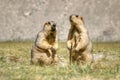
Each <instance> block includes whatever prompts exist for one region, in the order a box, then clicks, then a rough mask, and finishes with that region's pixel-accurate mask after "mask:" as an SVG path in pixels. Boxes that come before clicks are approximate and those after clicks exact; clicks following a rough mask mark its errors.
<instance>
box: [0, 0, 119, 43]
mask: <svg viewBox="0 0 120 80" xmlns="http://www.w3.org/2000/svg"><path fill="white" fill-rule="evenodd" d="M71 14H78V15H81V16H83V18H84V22H85V26H86V28H87V29H88V32H89V35H90V38H91V39H92V41H102V42H104V41H120V0H0V41H16V40H22V41H24V40H34V39H35V37H36V35H37V33H38V32H39V31H40V30H41V29H42V28H43V24H44V23H45V22H46V21H51V20H53V21H55V22H56V23H57V27H58V30H59V31H58V36H59V41H66V39H67V35H68V31H69V28H70V23H69V16H70V15H71Z"/></svg>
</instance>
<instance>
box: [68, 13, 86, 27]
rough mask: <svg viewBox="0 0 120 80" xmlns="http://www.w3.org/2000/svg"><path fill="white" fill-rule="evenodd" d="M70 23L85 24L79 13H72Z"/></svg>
mask: <svg viewBox="0 0 120 80" xmlns="http://www.w3.org/2000/svg"><path fill="white" fill-rule="evenodd" d="M69 18H70V23H71V25H83V23H84V21H83V17H81V16H79V15H71V16H70V17H69Z"/></svg>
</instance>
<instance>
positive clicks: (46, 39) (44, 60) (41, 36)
mask: <svg viewBox="0 0 120 80" xmlns="http://www.w3.org/2000/svg"><path fill="white" fill-rule="evenodd" d="M54 26H55V27H54ZM57 48H58V42H57V29H56V24H55V23H54V22H53V21H50V22H47V23H45V24H44V28H43V30H42V31H40V32H39V33H38V34H37V38H36V41H35V44H34V45H33V47H32V50H31V63H32V64H36V65H41V66H43V65H55V64H57V62H58V58H57V54H56V51H57Z"/></svg>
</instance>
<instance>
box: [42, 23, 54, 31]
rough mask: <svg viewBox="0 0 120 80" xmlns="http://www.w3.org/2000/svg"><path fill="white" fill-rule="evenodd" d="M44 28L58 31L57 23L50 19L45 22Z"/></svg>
mask: <svg viewBox="0 0 120 80" xmlns="http://www.w3.org/2000/svg"><path fill="white" fill-rule="evenodd" d="M44 30H45V31H47V32H55V31H56V23H55V22H54V21H48V22H46V23H45V24H44Z"/></svg>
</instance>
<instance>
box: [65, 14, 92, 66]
mask: <svg viewBox="0 0 120 80" xmlns="http://www.w3.org/2000/svg"><path fill="white" fill-rule="evenodd" d="M70 23H71V28H70V30H69V34H68V40H67V48H68V50H69V51H70V63H71V62H73V63H77V64H86V63H91V62H92V59H93V57H92V54H91V52H92V43H91V41H90V39H89V36H88V33H87V30H86V28H85V27H84V22H83V18H82V17H81V16H78V15H71V16H70Z"/></svg>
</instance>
